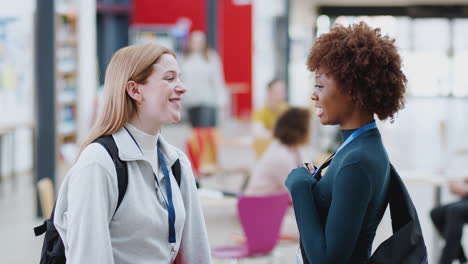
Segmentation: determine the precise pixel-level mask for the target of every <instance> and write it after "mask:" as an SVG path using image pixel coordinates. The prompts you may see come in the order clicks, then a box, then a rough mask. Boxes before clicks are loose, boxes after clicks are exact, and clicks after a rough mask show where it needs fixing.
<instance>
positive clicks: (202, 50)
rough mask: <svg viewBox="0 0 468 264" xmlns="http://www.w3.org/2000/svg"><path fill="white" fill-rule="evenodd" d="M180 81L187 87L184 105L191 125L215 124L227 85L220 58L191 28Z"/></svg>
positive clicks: (199, 32)
mask: <svg viewBox="0 0 468 264" xmlns="http://www.w3.org/2000/svg"><path fill="white" fill-rule="evenodd" d="M181 72H182V80H183V81H184V83H185V84H186V85H187V87H188V88H189V90H190V91H189V92H187V95H186V98H185V100H184V105H186V106H187V112H188V116H189V120H190V123H191V125H192V127H216V126H217V124H218V113H219V110H220V108H221V106H223V105H225V104H226V102H227V99H226V88H225V83H224V74H223V67H222V64H221V60H220V59H219V56H218V54H217V53H216V52H215V51H214V50H212V49H210V48H209V47H208V44H207V41H206V35H205V33H203V32H201V31H194V32H192V34H191V35H190V38H189V42H188V46H187V49H186V50H185V51H184V57H183V59H182V60H181Z"/></svg>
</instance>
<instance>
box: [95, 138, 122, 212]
mask: <svg viewBox="0 0 468 264" xmlns="http://www.w3.org/2000/svg"><path fill="white" fill-rule="evenodd" d="M94 142H96V143H99V144H101V145H102V146H103V147H104V148H105V149H106V150H107V152H108V153H109V155H110V156H111V158H112V161H113V162H114V166H115V170H116V172H117V185H118V188H119V199H118V200H117V207H116V208H115V211H114V214H115V213H116V212H117V210H118V209H119V206H120V204H121V203H122V200H123V198H124V196H125V192H126V191H127V186H128V170H127V162H125V161H122V160H121V159H120V158H119V149H118V148H117V145H116V144H115V140H114V138H113V137H112V135H107V136H102V137H100V138H98V139H96V140H95V141H94Z"/></svg>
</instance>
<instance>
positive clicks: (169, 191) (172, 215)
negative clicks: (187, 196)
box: [124, 127, 176, 244]
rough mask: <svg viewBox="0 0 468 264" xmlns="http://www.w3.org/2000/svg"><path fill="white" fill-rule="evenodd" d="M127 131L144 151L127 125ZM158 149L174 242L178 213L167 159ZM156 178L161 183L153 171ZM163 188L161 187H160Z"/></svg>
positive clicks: (157, 182) (172, 242)
mask: <svg viewBox="0 0 468 264" xmlns="http://www.w3.org/2000/svg"><path fill="white" fill-rule="evenodd" d="M124 128H125V130H126V131H127V133H128V134H129V135H130V137H131V138H132V139H133V142H135V144H136V145H137V147H138V149H139V150H140V151H141V152H142V153H143V151H142V150H141V148H140V146H139V145H138V143H137V141H136V140H135V138H134V137H133V135H132V133H130V131H128V129H127V128H126V127H124ZM157 151H158V160H159V164H160V165H161V168H162V171H163V174H164V179H165V182H166V193H167V199H166V198H165V197H164V194H163V193H162V191H161V194H162V197H163V199H164V202H165V203H166V206H167V212H168V221H169V239H168V241H169V243H171V244H174V243H175V242H176V235H175V219H176V214H175V209H174V202H173V200H172V189H171V178H170V176H169V170H168V169H167V166H166V161H165V160H164V157H163V154H162V152H161V150H160V149H159V148H157ZM153 176H154V179H155V180H156V184H157V185H158V186H160V185H159V181H158V178H157V177H156V174H154V173H153ZM159 189H161V188H159Z"/></svg>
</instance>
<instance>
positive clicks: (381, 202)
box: [286, 22, 407, 264]
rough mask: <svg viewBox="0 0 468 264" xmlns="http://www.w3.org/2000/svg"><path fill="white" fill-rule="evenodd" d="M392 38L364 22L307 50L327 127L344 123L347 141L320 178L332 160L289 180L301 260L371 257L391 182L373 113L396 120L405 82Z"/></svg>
mask: <svg viewBox="0 0 468 264" xmlns="http://www.w3.org/2000/svg"><path fill="white" fill-rule="evenodd" d="M394 43H395V40H394V39H392V38H390V37H388V36H382V34H381V32H380V29H378V28H377V29H372V28H370V27H369V26H368V25H367V24H365V23H364V22H361V23H359V24H355V25H352V26H349V27H344V26H340V25H337V26H335V27H333V28H332V29H331V31H330V33H328V34H324V35H322V36H321V37H320V38H319V39H318V40H317V41H316V42H315V44H314V45H313V47H312V50H311V52H310V54H309V58H308V60H307V66H308V69H309V70H310V71H311V72H315V78H316V82H315V90H314V92H313V93H312V97H311V99H312V100H313V101H315V107H316V114H317V116H318V118H319V119H320V122H321V123H322V124H323V125H339V126H340V128H341V132H342V136H343V140H344V142H343V144H342V145H341V146H340V147H339V148H338V150H337V151H336V152H335V153H334V155H332V157H330V159H329V161H328V162H326V163H328V164H329V167H328V170H327V171H326V174H324V175H323V178H322V177H321V170H322V168H324V167H325V166H326V165H328V164H324V165H322V166H321V167H320V168H318V169H316V168H312V167H311V166H308V168H305V167H300V168H296V169H294V170H292V171H291V173H290V174H289V175H288V178H287V180H286V186H287V188H288V190H289V191H290V193H291V196H292V200H293V204H294V211H295V213H296V221H297V225H298V228H299V232H300V236H301V244H302V247H301V249H302V250H301V252H302V257H303V258H304V262H307V260H308V261H310V262H311V263H320V264H327V263H353V264H359V263H367V262H368V259H369V257H370V255H371V248H372V241H373V240H374V237H375V233H376V229H377V226H378V225H379V223H380V221H381V219H382V217H383V214H384V211H385V208H386V205H387V204H386V196H387V190H388V186H389V180H390V161H389V158H388V156H387V152H386V150H385V147H384V145H383V143H382V138H381V136H380V133H379V130H378V128H377V127H376V125H375V121H374V116H377V117H378V118H379V119H380V120H385V119H388V118H390V119H391V120H392V121H393V118H394V116H395V114H396V113H397V111H398V110H400V109H401V108H403V106H404V94H405V89H406V82H407V80H406V77H405V75H404V74H403V72H402V71H401V58H400V56H399V54H398V51H397V48H396V46H395V44H394ZM311 173H312V174H313V175H314V177H313V176H312V175H311Z"/></svg>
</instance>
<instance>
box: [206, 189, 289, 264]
mask: <svg viewBox="0 0 468 264" xmlns="http://www.w3.org/2000/svg"><path fill="white" fill-rule="evenodd" d="M289 201H290V198H289V194H288V193H287V192H282V193H277V194H272V195H268V196H240V197H239V201H238V203H237V209H238V212H239V218H240V223H241V225H242V228H243V229H244V234H245V237H246V242H245V243H244V244H241V245H235V246H226V247H219V248H214V249H212V250H211V252H212V255H213V257H216V258H222V259H235V260H237V259H242V258H248V257H254V256H262V255H269V254H270V253H271V252H272V250H273V249H274V247H275V246H276V244H277V243H278V240H279V236H280V228H281V223H282V222H283V217H284V215H285V213H286V210H287V208H288V207H289V206H290V203H289Z"/></svg>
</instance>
